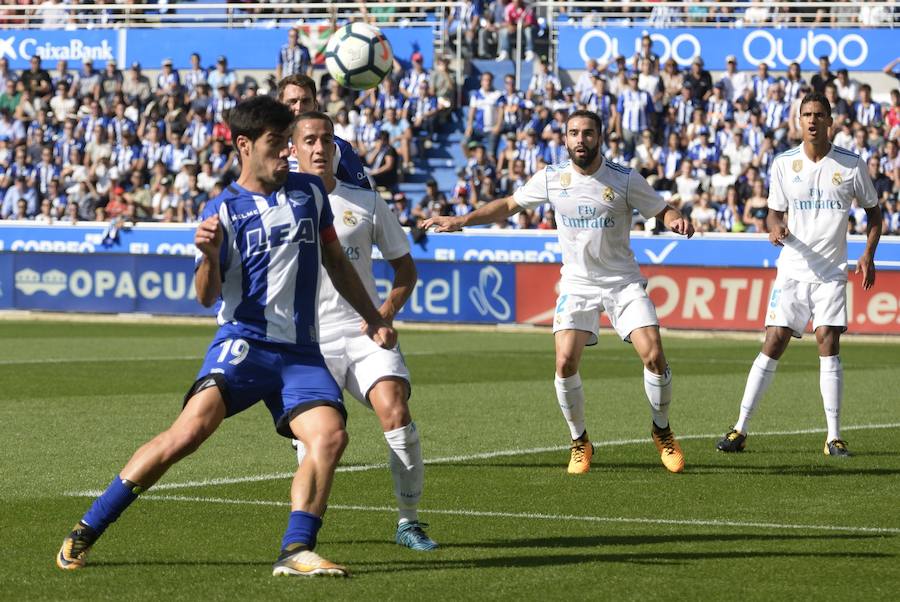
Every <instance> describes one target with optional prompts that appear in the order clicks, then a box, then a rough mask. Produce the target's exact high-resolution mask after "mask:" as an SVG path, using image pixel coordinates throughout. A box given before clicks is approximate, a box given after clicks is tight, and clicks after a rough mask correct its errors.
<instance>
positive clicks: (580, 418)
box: [424, 111, 694, 474]
mask: <svg viewBox="0 0 900 602" xmlns="http://www.w3.org/2000/svg"><path fill="white" fill-rule="evenodd" d="M601 130H602V123H601V121H600V117H599V116H598V115H597V114H596V113H593V112H591V111H574V112H573V113H572V114H571V115H569V118H568V120H567V122H566V148H567V150H568V151H569V156H570V157H571V158H572V160H571V162H569V161H566V162H564V163H560V164H558V165H551V166H548V167H546V168H545V169H542V170H540V171H538V172H537V173H535V174H534V176H532V178H531V179H530V180H529V181H528V182H527V183H526V184H525V186H523V187H522V188H520V189H518V190H517V191H516V192H515V194H513V196H511V197H508V198H505V199H498V200H495V201H493V202H491V203H488V204H487V205H484V206H482V207H481V208H479V209H477V210H475V211H474V212H472V213H469V214H468V215H465V216H459V217H455V216H453V217H448V216H441V217H432V218H431V219H428V220H426V221H425V223H424V226H425V227H426V228H427V227H430V226H436V230H437V231H438V232H452V231H455V230H459V229H461V228H462V227H463V226H474V225H477V224H488V223H493V222H496V221H499V220H503V219H505V218H507V217H509V216H510V215H513V214H514V213H517V212H519V211H521V210H523V209H529V208H535V207H538V206H540V205H542V204H544V203H547V202H550V203H551V204H552V205H553V208H554V210H555V211H556V221H557V227H558V233H559V242H560V246H561V247H562V253H563V266H562V270H561V274H562V278H561V280H560V284H559V289H560V290H559V297H558V299H557V302H556V314H555V316H554V319H553V333H554V338H555V340H556V378H555V380H554V383H555V387H556V396H557V399H558V401H559V406H560V408H561V409H562V412H563V416H564V417H565V419H566V422H567V423H568V425H569V430H570V433H571V436H572V448H571V455H570V460H569V466H568V472H570V473H572V474H581V473H585V472H587V471H588V470H589V469H590V465H591V457H592V456H593V446H592V445H591V442H590V439H589V438H588V434H587V429H586V428H585V417H584V391H583V389H582V384H581V377H580V376H579V374H578V366H579V363H580V362H581V354H582V351H584V347H585V346H586V345H594V344H596V343H597V333H598V330H599V327H600V312H601V311H606V313H607V315H608V316H609V319H610V322H611V323H612V325H613V328H615V330H616V333H618V335H619V336H620V337H622V339H624V340H625V341H629V342H631V343H632V344H633V345H634V348H635V351H637V353H638V355H639V356H640V358H641V361H642V362H643V363H644V389H645V392H646V394H647V398H648V400H649V401H650V409H651V413H652V415H653V427H652V431H651V432H652V437H653V441H654V443H655V444H656V447H657V450H658V451H659V454H660V458H661V460H662V462H663V464H664V465H665V467H666V468H667V469H668V470H670V471H672V472H682V471H683V470H684V455H683V453H682V451H681V447H680V446H679V444H678V442H677V441H676V440H675V436H674V435H673V434H672V429H671V428H669V404H670V402H671V400H672V376H671V372H670V371H669V366H668V364H667V362H666V358H665V355H664V354H663V349H662V342H661V339H660V336H659V321H658V320H657V317H656V309H655V308H654V306H653V303H652V302H651V301H650V298H649V297H648V296H647V292H646V290H645V287H646V282H647V281H646V280H645V279H644V277H643V276H642V275H641V272H640V269H639V268H638V265H637V262H636V261H635V259H634V253H633V252H632V251H631V246H630V243H629V232H630V230H631V217H632V210H633V209H637V210H638V211H639V212H640V213H641V214H642V215H643V216H644V217H645V218H650V217H656V218H657V219H658V220H661V221H662V222H663V223H664V224H665V225H666V227H667V228H669V230H671V231H672V232H676V233H678V234H684V235H687V236H688V237H690V236H692V235H693V233H694V230H693V228H692V227H691V224H690V221H688V220H686V219H684V217H683V216H682V215H681V213H680V212H679V211H678V210H676V209H674V208H672V207H670V206H669V205H667V204H666V203H665V201H663V200H662V199H661V198H660V197H659V195H657V194H656V192H655V191H654V190H653V189H652V188H651V187H650V185H649V184H647V181H646V180H645V179H644V178H643V177H641V176H640V175H639V174H638V173H637V172H635V171H633V170H631V169H629V168H627V167H622V166H621V165H617V164H615V163H612V162H610V161H607V160H605V159H604V158H603V156H602V155H601V154H600V153H599V148H600V140H601V138H600V134H601Z"/></svg>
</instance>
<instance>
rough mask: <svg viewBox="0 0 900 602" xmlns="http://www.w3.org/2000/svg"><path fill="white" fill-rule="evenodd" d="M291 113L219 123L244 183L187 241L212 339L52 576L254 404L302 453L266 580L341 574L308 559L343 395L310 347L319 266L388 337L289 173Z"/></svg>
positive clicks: (390, 338)
mask: <svg viewBox="0 0 900 602" xmlns="http://www.w3.org/2000/svg"><path fill="white" fill-rule="evenodd" d="M293 123H294V116H293V114H292V113H291V111H290V110H289V109H288V108H287V107H285V106H284V105H283V104H281V103H279V102H278V101H276V100H274V99H272V98H270V97H265V96H260V97H254V98H252V99H250V100H248V101H246V102H244V103H241V104H239V105H238V106H237V107H236V108H235V109H234V110H233V111H232V113H231V115H230V118H229V126H230V129H231V133H232V137H233V140H234V146H235V148H236V149H237V151H238V153H239V154H240V159H241V175H240V177H239V178H238V180H237V182H235V183H234V184H232V185H231V186H229V188H228V189H227V190H226V191H224V192H223V193H222V194H221V195H219V196H218V197H216V199H214V200H213V201H212V202H210V203H209V205H208V206H207V209H206V210H205V212H204V214H203V218H204V219H203V221H202V222H201V223H200V225H199V227H198V228H197V232H196V234H195V237H194V242H195V244H196V245H197V249H198V251H199V256H198V260H197V267H196V277H195V286H196V290H197V298H198V300H199V301H200V302H201V303H202V304H203V305H205V306H207V307H208V306H211V305H212V304H213V303H215V301H216V300H217V299H218V298H220V297H221V299H222V305H221V308H220V310H219V315H218V323H219V330H218V332H217V333H216V336H215V338H214V339H213V342H212V344H211V345H210V347H209V350H208V352H207V355H206V359H205V360H204V362H203V365H202V367H201V369H200V371H199V373H198V375H197V380H196V381H195V382H194V384H193V385H192V386H191V388H190V390H189V391H188V394H187V395H186V396H185V402H184V407H183V409H182V412H181V414H180V415H179V416H178V418H177V419H176V420H175V422H174V423H173V424H172V426H171V427H169V428H168V429H167V430H166V431H164V432H162V433H160V434H159V435H157V436H156V437H154V438H153V439H151V440H150V441H149V442H147V443H146V444H144V445H143V446H142V447H140V448H139V449H138V450H137V451H136V452H135V454H134V455H133V456H132V457H131V459H130V460H129V461H128V463H127V464H126V465H125V467H124V468H123V469H122V470H121V472H120V473H119V474H117V475H116V476H115V478H114V479H113V480H112V482H111V483H110V485H109V487H108V488H107V489H106V490H105V491H104V492H103V494H101V495H100V497H99V498H97V500H96V501H95V502H94V504H93V505H92V506H91V508H90V509H89V510H88V512H87V513H86V514H85V515H84V517H83V518H82V519H81V521H79V522H78V524H77V525H76V526H75V528H74V529H73V530H72V532H71V533H70V534H69V535H68V536H67V537H66V539H65V540H64V542H63V545H62V548H61V549H60V551H59V553H58V554H57V557H56V563H57V565H58V566H59V567H60V568H62V569H67V570H72V569H79V568H82V567H83V566H84V565H85V556H86V554H87V552H88V550H89V549H90V547H91V546H92V545H93V544H94V543H95V542H96V540H97V539H98V538H99V537H100V535H102V534H103V532H104V531H105V530H106V528H107V527H108V526H109V525H110V524H112V523H113V522H115V520H116V519H117V518H118V517H119V516H120V515H121V513H122V512H123V511H124V510H125V509H126V508H127V507H128V506H129V505H130V504H131V503H132V502H133V501H134V500H135V499H136V498H137V496H138V494H140V493H141V492H142V491H144V490H146V489H147V488H149V487H151V486H152V485H153V484H155V483H156V482H157V481H158V480H159V479H160V478H161V477H162V476H163V475H164V474H165V472H166V471H167V470H168V469H169V468H170V467H171V466H172V465H173V464H175V463H176V462H178V461H179V460H181V459H182V458H184V457H186V456H188V455H189V454H190V453H192V452H193V451H195V450H196V449H197V448H198V447H199V446H200V445H201V444H202V443H203V442H204V441H205V440H206V439H207V438H208V437H209V436H210V435H212V433H213V432H215V430H216V429H217V428H218V427H219V425H220V424H221V423H222V421H223V420H224V419H225V418H227V417H230V416H233V415H235V414H237V413H239V412H241V411H243V410H245V409H247V408H249V407H250V406H252V405H254V404H255V403H256V402H257V401H259V400H263V401H264V402H265V404H266V407H267V408H268V409H269V411H270V413H271V414H272V418H273V421H274V423H275V429H276V431H277V432H278V433H279V434H280V435H283V436H285V437H288V438H291V437H296V438H298V439H300V440H301V441H303V442H304V444H305V445H306V447H307V449H309V450H311V451H310V453H309V455H308V456H307V458H306V460H305V461H304V462H303V464H302V465H300V466H299V468H298V469H297V472H296V473H295V475H294V480H293V484H292V486H291V513H290V517H289V520H288V527H287V530H286V531H285V534H284V537H283V539H282V545H281V554H280V556H279V558H278V560H277V561H276V563H275V566H274V569H273V574H275V575H304V576H312V575H336V576H346V575H347V574H348V572H347V569H346V568H344V567H342V566H340V565H337V564H334V563H332V562H329V561H327V560H325V559H324V558H322V557H320V556H319V555H318V554H316V553H315V552H314V551H313V550H314V548H315V544H316V536H317V534H318V530H319V528H320V527H321V524H322V514H323V513H324V511H325V507H326V503H327V500H328V494H329V491H330V489H331V482H332V478H333V476H334V470H335V467H336V466H337V462H338V460H339V459H340V457H341V454H342V453H343V450H344V448H345V447H346V445H347V433H346V430H345V419H346V411H345V410H344V406H343V401H342V399H341V393H340V389H339V388H338V386H337V383H335V381H334V378H332V376H331V374H330V373H329V372H328V368H327V367H326V365H325V360H324V358H323V357H322V354H321V352H320V351H319V347H318V319H317V317H316V316H317V313H316V309H317V308H316V298H317V295H318V287H319V265H320V263H321V264H322V265H324V266H325V268H326V270H327V272H328V274H329V276H330V277H331V282H332V283H333V285H334V287H335V288H336V289H337V291H338V292H339V293H340V294H341V295H343V296H344V298H345V299H346V300H347V301H348V302H349V303H350V304H351V305H352V306H353V307H354V309H356V311H358V312H359V313H360V315H361V316H362V318H363V320H364V321H365V322H366V333H367V334H368V335H369V336H370V337H371V338H372V340H374V341H375V342H376V343H378V344H379V345H382V346H384V347H386V348H391V347H394V345H395V344H396V333H395V332H394V330H393V329H392V328H391V327H390V326H389V325H388V324H387V323H386V322H385V320H384V318H382V316H381V314H380V313H378V310H377V309H376V308H375V306H374V305H373V304H372V301H371V299H370V298H369V296H368V293H367V292H366V290H365V288H364V287H363V285H362V283H361V282H360V280H359V276H358V275H357V273H356V271H355V270H354V269H353V267H352V266H351V265H350V263H349V261H348V260H347V258H346V257H345V255H344V251H343V248H342V247H341V245H340V242H338V240H337V235H336V234H335V231H334V226H333V223H332V222H333V217H332V214H331V209H330V206H329V204H328V196H327V193H326V192H325V189H324V187H323V185H322V181H321V180H320V179H319V178H318V177H315V176H310V175H301V174H290V173H289V171H288V164H287V156H288V147H287V141H288V137H289V135H290V133H291V126H292V125H293Z"/></svg>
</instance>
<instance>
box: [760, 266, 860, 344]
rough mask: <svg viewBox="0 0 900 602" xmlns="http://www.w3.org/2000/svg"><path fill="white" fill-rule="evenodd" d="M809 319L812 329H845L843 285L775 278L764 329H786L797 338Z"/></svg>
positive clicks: (841, 282) (839, 281)
mask: <svg viewBox="0 0 900 602" xmlns="http://www.w3.org/2000/svg"><path fill="white" fill-rule="evenodd" d="M810 318H812V321H813V330H816V329H817V328H818V327H819V326H836V327H839V328H842V329H843V330H844V331H846V330H847V282H846V281H844V280H833V281H831V282H822V283H816V282H800V281H798V280H793V279H791V278H782V277H778V278H776V279H775V283H774V284H773V285H772V294H771V295H769V305H768V307H766V326H781V327H784V328H790V329H791V330H792V331H793V334H794V336H795V337H797V338H798V339H799V338H800V337H802V336H803V332H804V331H805V330H806V325H807V324H808V323H809V320H810Z"/></svg>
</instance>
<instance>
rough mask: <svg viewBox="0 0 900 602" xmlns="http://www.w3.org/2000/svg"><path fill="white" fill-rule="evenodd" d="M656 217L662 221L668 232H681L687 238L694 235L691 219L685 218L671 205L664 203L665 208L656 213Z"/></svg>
mask: <svg viewBox="0 0 900 602" xmlns="http://www.w3.org/2000/svg"><path fill="white" fill-rule="evenodd" d="M656 219H658V220H662V223H663V224H664V225H665V227H666V228H668V229H669V231H670V232H674V233H675V234H683V235H685V236H687V237H688V238H690V237H692V236H693V235H694V225H693V224H692V223H691V220H689V219H687V218H685V217H684V216H683V215H682V214H681V211H679V210H678V209H675V208H674V207H672V206H671V205H666V208H665V209H663V210H662V211H660V212H659V213H657V214H656Z"/></svg>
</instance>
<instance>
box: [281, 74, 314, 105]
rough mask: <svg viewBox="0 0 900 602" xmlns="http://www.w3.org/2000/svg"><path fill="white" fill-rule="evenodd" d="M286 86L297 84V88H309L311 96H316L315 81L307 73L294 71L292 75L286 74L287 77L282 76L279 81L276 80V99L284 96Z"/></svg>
mask: <svg viewBox="0 0 900 602" xmlns="http://www.w3.org/2000/svg"><path fill="white" fill-rule="evenodd" d="M288 86H297V87H298V88H306V89H307V90H309V92H310V94H312V95H313V97H315V96H316V82H315V80H313V78H311V77H309V76H308V75H303V74H302V73H295V74H293V75H288V76H287V77H283V78H282V79H281V81H280V82H278V86H277V87H276V88H275V98H277V99H278V100H282V99H283V98H284V91H285V89H286V88H287V87H288Z"/></svg>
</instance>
